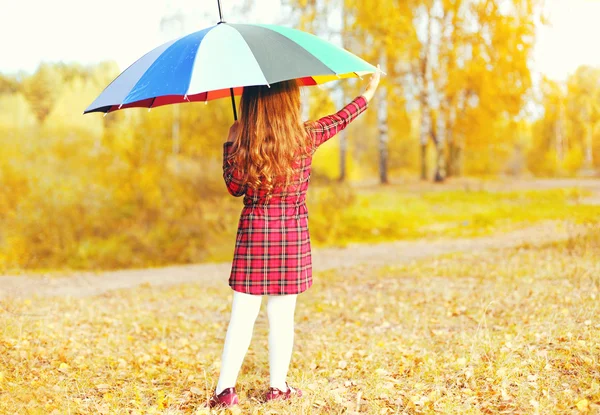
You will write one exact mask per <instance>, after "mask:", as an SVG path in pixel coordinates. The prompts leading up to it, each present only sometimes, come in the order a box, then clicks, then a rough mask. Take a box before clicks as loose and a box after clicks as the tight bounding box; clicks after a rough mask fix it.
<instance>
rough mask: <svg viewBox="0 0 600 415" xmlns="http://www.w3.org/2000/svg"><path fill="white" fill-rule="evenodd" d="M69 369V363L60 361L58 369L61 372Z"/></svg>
mask: <svg viewBox="0 0 600 415" xmlns="http://www.w3.org/2000/svg"><path fill="white" fill-rule="evenodd" d="M69 369H70V367H69V365H68V364H66V363H64V362H63V363H61V364H60V366H59V367H58V370H59V371H60V372H63V373H67V372H68V371H69Z"/></svg>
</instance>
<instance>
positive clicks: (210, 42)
mask: <svg viewBox="0 0 600 415" xmlns="http://www.w3.org/2000/svg"><path fill="white" fill-rule="evenodd" d="M376 71H377V68H376V67H374V66H373V65H371V64H369V63H367V62H365V61H364V60H362V59H361V58H359V57H357V56H356V55H353V54H352V53H350V52H348V51H346V50H344V49H342V48H339V47H337V46H335V45H333V44H331V43H329V42H327V41H324V40H322V39H320V38H318V37H316V36H314V35H311V34H309V33H306V32H302V31H300V30H295V29H291V28H286V27H282V26H275V25H258V24H227V23H224V22H223V23H219V24H218V25H216V26H212V27H209V28H206V29H204V30H201V31H198V32H195V33H192V34H190V35H187V36H184V37H182V38H180V39H177V40H174V41H171V42H168V43H165V44H164V45H162V46H159V47H158V48H156V49H154V50H152V51H151V52H149V53H147V54H146V55H144V56H143V57H142V58H140V59H139V60H138V61H137V62H135V63H134V64H133V65H131V66H130V67H129V68H128V69H126V70H125V71H124V72H123V73H122V74H121V75H119V76H118V77H117V78H116V79H115V80H114V81H113V82H112V83H111V84H110V85H109V86H108V87H107V88H106V89H105V90H104V92H102V94H100V96H99V97H98V98H96V100H95V101H94V102H93V103H92V104H91V105H90V106H89V107H88V108H87V109H86V110H85V112H84V113H85V114H87V113H90V112H103V113H108V112H112V111H116V110H119V109H122V108H131V107H145V108H155V107H159V106H162V105H167V104H177V103H183V102H194V101H210V100H213V99H217V98H223V97H227V96H230V94H235V95H240V94H241V93H242V91H243V87H244V86H252V85H270V84H273V83H276V82H281V81H286V80H290V79H298V80H299V81H300V84H301V85H317V84H322V83H324V82H328V81H332V80H336V79H340V78H350V77H360V76H362V75H365V74H369V73H373V72H376Z"/></svg>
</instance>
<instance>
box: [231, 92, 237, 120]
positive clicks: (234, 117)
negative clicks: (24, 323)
mask: <svg viewBox="0 0 600 415" xmlns="http://www.w3.org/2000/svg"><path fill="white" fill-rule="evenodd" d="M229 92H230V93H231V106H232V107H233V119H234V120H235V121H237V109H236V108H235V94H234V93H233V88H229Z"/></svg>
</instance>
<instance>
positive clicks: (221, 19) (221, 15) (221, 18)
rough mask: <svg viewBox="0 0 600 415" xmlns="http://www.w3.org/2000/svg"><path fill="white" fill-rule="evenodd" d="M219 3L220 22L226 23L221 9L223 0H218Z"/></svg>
mask: <svg viewBox="0 0 600 415" xmlns="http://www.w3.org/2000/svg"><path fill="white" fill-rule="evenodd" d="M217 5H218V6H219V23H225V22H224V21H223V12H222V11H221V0H217Z"/></svg>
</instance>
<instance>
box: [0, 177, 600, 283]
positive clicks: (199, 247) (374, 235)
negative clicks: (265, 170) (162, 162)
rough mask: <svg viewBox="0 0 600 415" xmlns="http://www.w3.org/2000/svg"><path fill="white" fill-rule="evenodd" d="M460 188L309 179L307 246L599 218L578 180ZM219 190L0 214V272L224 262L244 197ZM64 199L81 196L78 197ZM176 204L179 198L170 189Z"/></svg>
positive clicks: (36, 207)
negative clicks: (149, 205) (549, 185)
mask: <svg viewBox="0 0 600 415" xmlns="http://www.w3.org/2000/svg"><path fill="white" fill-rule="evenodd" d="M528 185H529V186H530V187H532V186H535V184H531V183H529V184H528ZM457 186H458V185H453V184H451V183H450V184H448V185H444V187H437V188H436V187H432V185H430V184H429V185H427V184H421V183H418V184H414V183H413V184H408V185H407V184H405V185H399V186H398V185H396V186H384V187H381V186H368V187H367V186H364V185H363V186H358V185H357V186H354V187H350V186H340V185H335V186H319V185H318V184H317V183H315V185H314V186H311V188H310V190H309V195H308V197H307V203H308V209H309V215H310V221H309V227H310V232H311V238H312V243H313V246H315V247H326V246H340V245H341V246H344V245H347V244H349V243H355V242H358V243H378V242H385V241H395V240H407V239H416V238H424V237H426V238H438V237H473V236H481V235H489V234H497V233H502V232H507V231H510V230H514V229H517V228H523V227H528V226H531V225H532V224H535V223H538V222H542V221H552V220H562V219H563V218H565V217H568V218H570V220H572V221H575V222H579V223H586V222H590V221H594V220H596V218H597V217H599V216H600V205H598V204H596V205H594V204H593V199H590V198H589V196H591V195H593V192H592V191H591V190H586V189H584V188H582V187H577V186H578V183H577V182H573V183H572V186H574V187H573V188H571V189H544V190H534V191H531V190H530V191H526V190H522V189H521V190H506V188H504V189H503V190H500V191H498V190H497V189H496V190H494V188H493V186H494V185H493V183H492V182H487V181H484V182H482V183H480V184H479V185H474V186H472V187H469V186H465V187H463V188H462V189H461V188H457ZM486 186H487V187H486ZM218 189H219V191H220V194H223V195H222V196H219V197H216V196H215V197H214V198H204V197H200V198H198V197H197V200H196V202H195V203H192V204H191V205H188V204H186V203H188V202H190V201H189V200H187V199H185V200H180V202H181V206H180V205H179V204H178V203H174V204H173V206H172V205H171V204H170V203H159V207H156V209H154V208H153V209H150V210H151V211H149V212H146V211H140V212H141V213H140V212H138V211H136V210H135V209H138V208H139V209H142V207H143V206H145V205H143V203H142V207H139V206H137V205H136V206H137V207H132V206H129V205H127V204H125V205H119V207H118V208H115V209H108V210H107V211H102V210H99V211H97V210H94V209H92V210H91V211H89V208H90V207H89V206H88V205H85V206H83V205H82V206H79V205H77V204H75V205H74V206H71V205H69V204H64V205H63V204H60V203H59V205H60V206H54V207H52V206H50V207H48V209H50V208H51V209H50V210H47V211H44V210H43V209H42V210H40V206H39V204H38V203H33V202H32V203H31V204H30V206H29V207H24V208H23V210H22V212H21V213H19V214H16V213H15V214H11V215H5V216H4V217H0V230H4V231H5V232H4V234H2V232H0V273H4V274H20V273H27V274H30V273H32V272H44V273H46V272H48V271H60V272H63V273H64V272H68V271H77V270H94V271H95V270H105V269H123V268H146V267H160V266H165V265H173V264H185V263H199V262H221V261H230V260H231V257H232V253H233V242H234V240H235V234H236V226H237V224H238V220H239V215H240V211H241V200H240V199H234V198H232V197H230V196H229V195H228V194H225V193H226V192H225V191H224V188H223V185H222V183H220V182H219V183H218ZM471 189H474V190H471ZM208 193H209V194H210V192H208ZM71 198H72V199H74V200H79V197H78V196H77V195H76V194H72V195H71ZM44 200H45V199H44ZM173 200H179V199H178V198H177V196H176V195H173ZM40 203H42V202H40ZM44 203H45V202H44ZM61 203H62V202H61ZM190 203H191V202H190ZM42 204H43V203H42ZM128 206H129V207H128ZM86 209H87V210H86ZM128 209H133V210H131V212H129V211H128ZM143 209H145V207H143ZM143 209H142V210H143ZM28 212H29V213H28ZM32 212H33V213H32ZM136 212H137V213H136ZM144 212H145V213H144ZM127 217H129V219H127Z"/></svg>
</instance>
